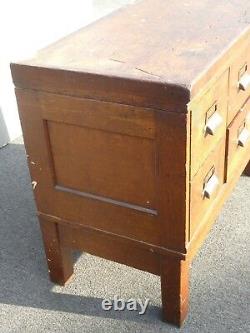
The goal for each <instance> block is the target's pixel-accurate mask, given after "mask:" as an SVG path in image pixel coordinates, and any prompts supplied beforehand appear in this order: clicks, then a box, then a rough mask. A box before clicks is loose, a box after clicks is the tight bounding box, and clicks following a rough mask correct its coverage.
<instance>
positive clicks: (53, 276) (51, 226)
mask: <svg viewBox="0 0 250 333" xmlns="http://www.w3.org/2000/svg"><path fill="white" fill-rule="evenodd" d="M39 220H40V227H41V231H42V235H43V243H44V249H45V253H46V258H47V264H48V269H49V276H50V280H51V281H52V282H54V283H56V284H59V285H61V286H63V285H65V283H66V282H67V281H68V279H69V278H70V277H71V275H72V274H73V261H72V255H71V250H70V249H69V248H66V247H63V246H62V245H61V242H60V237H59V232H58V226H57V224H56V223H53V222H50V221H46V220H44V219H43V218H42V217H39Z"/></svg>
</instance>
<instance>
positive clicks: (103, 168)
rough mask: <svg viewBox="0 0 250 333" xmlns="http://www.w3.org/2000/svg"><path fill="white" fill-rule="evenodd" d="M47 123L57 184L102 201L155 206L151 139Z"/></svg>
mask: <svg viewBox="0 0 250 333" xmlns="http://www.w3.org/2000/svg"><path fill="white" fill-rule="evenodd" d="M47 124H48V132H49V141H50V149H51V156H52V160H53V163H54V172H55V181H56V185H59V186H61V187H64V188H66V189H72V190H76V191H79V194H81V193H83V194H89V195H94V196H98V197H99V199H103V200H106V199H112V200H116V201H119V202H121V203H123V204H125V205H126V204H132V205H139V206H142V207H145V208H149V209H154V208H155V184H154V177H155V160H156V157H155V145H154V140H151V139H148V138H142V137H133V136H129V135H124V134H117V133H112V132H107V131H103V130H96V129H90V128H86V127H81V126H76V125H69V124H65V123H60V122H53V121H48V123H47ZM97 199H98V198H97Z"/></svg>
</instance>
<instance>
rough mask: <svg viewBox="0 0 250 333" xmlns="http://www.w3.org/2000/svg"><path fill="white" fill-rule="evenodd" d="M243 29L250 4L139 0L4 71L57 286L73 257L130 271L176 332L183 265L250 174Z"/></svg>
mask: <svg viewBox="0 0 250 333" xmlns="http://www.w3.org/2000/svg"><path fill="white" fill-rule="evenodd" d="M222 18H223V19H222ZM248 20H249V4H248V2H247V1H243V2H241V6H239V5H238V3H237V2H236V1H225V0H220V1H212V2H211V1H202V2H200V1H197V0H193V1H190V0H189V1H185V3H180V2H178V1H171V2H168V3H167V4H166V2H165V1H163V0H156V1H153V0H144V1H139V2H138V3H137V4H135V5H133V6H128V7H127V8H125V9H122V10H120V11H118V12H116V13H114V14H112V15H110V16H108V17H106V18H104V19H102V20H100V21H98V22H97V23H94V24H92V25H90V26H89V27H87V28H85V29H83V30H80V31H78V32H76V33H74V34H72V35H70V36H69V37H66V38H64V39H63V40H61V41H59V42H58V43H55V44H54V45H52V46H50V47H48V48H46V49H44V50H42V51H40V52H39V53H38V54H37V55H36V56H35V57H34V58H33V59H31V60H28V61H21V62H18V63H15V64H12V66H11V68H12V75H13V80H14V83H15V86H16V96H17V102H18V108H19V114H20V119H21V123H22V128H23V133H24V141H25V146H26V151H27V159H28V164H29V168H30V173H31V178H32V184H33V189H34V194H35V200H36V204H37V209H38V215H39V219H40V224H41V229H42V233H43V239H44V245H45V252H46V256H47V260H48V266H49V271H50V277H51V279H52V281H54V282H57V283H60V284H64V283H65V282H66V280H67V279H68V278H69V276H70V275H71V273H72V262H71V250H72V249H80V250H83V251H87V252H89V253H91V254H94V255H98V256H100V257H103V258H106V259H109V260H113V261H117V262H120V263H123V264H126V265H130V266H132V267H135V268H138V269H142V270H145V271H148V272H151V273H153V274H157V275H160V276H161V287H162V304H163V318H164V320H167V321H169V322H171V323H173V324H175V325H178V326H180V325H181V324H182V322H183V321H184V319H185V316H186V315H187V312H188V295H189V290H188V280H189V264H190V261H191V260H192V258H193V257H194V256H195V254H196V252H197V251H198V249H199V247H200V246H201V245H202V243H203V241H204V239H205V237H206V236H207V234H208V232H209V229H210V228H211V226H212V224H213V223H214V221H215V219H216V217H217V215H218V214H219V212H220V209H221V207H222V205H223V203H224V202H225V200H226V198H227V197H228V196H229V195H230V193H231V191H232V190H233V188H234V186H235V184H236V182H237V180H238V178H239V177H240V175H241V173H242V172H243V171H244V169H245V168H246V169H245V172H246V173H248V174H249V159H250V149H249V148H250V146H249V142H250V140H249V139H248V130H249V99H248V98H249V95H250V87H249V86H248V75H250V63H249V62H250V29H249V27H248ZM242 82H243V83H242ZM249 82H250V81H249ZM247 165H248V166H247Z"/></svg>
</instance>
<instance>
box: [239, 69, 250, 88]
mask: <svg viewBox="0 0 250 333" xmlns="http://www.w3.org/2000/svg"><path fill="white" fill-rule="evenodd" d="M249 87H250V74H248V73H245V74H244V75H242V77H241V78H240V80H239V89H240V90H244V91H245V90H247V89H248V88H249Z"/></svg>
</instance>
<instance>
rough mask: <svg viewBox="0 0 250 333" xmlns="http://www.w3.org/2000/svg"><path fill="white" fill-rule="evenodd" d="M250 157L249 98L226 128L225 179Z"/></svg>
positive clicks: (231, 175) (230, 176)
mask: <svg viewBox="0 0 250 333" xmlns="http://www.w3.org/2000/svg"><path fill="white" fill-rule="evenodd" d="M247 157H248V159H250V98H249V99H248V101H247V102H246V103H245V105H244V106H243V107H242V108H241V109H240V111H239V112H238V113H237V115H236V117H235V118H234V120H233V121H232V123H231V124H230V125H229V127H228V129H227V148H226V180H227V181H230V179H232V177H233V173H234V170H236V169H238V167H239V166H240V165H241V164H242V163H244V161H245V160H246V159H247Z"/></svg>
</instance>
